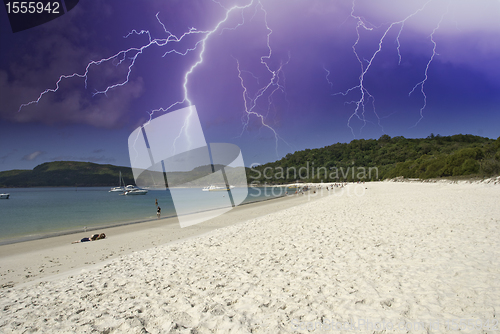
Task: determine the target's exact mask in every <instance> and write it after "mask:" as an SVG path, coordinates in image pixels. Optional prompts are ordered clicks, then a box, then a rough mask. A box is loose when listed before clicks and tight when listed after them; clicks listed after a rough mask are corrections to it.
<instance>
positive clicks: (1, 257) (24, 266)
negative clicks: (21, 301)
mask: <svg viewBox="0 0 500 334" xmlns="http://www.w3.org/2000/svg"><path fill="white" fill-rule="evenodd" d="M316 198H317V196H315V197H310V196H309V198H308V196H307V195H304V196H288V197H283V198H278V199H272V200H267V201H261V202H257V203H249V204H245V205H242V206H239V207H236V208H235V209H233V210H231V211H229V212H228V213H226V214H224V215H222V216H219V217H217V218H215V219H211V220H209V221H207V222H204V223H201V224H198V225H193V226H189V227H186V228H180V226H179V222H178V220H177V218H176V217H175V218H162V219H159V220H153V221H149V222H143V223H138V224H130V225H123V226H118V227H112V228H105V229H100V230H96V231H92V232H86V233H83V232H81V233H75V234H71V235H62V236H57V237H52V238H46V239H39V240H32V241H27V242H20V243H16V244H8V245H1V246H0V268H1V270H0V288H1V287H12V286H16V285H19V284H20V283H21V284H22V283H27V282H32V281H36V282H39V281H41V280H45V279H47V278H50V279H52V277H51V276H54V275H62V276H67V275H69V274H72V273H74V270H77V269H79V268H83V267H88V266H89V265H93V264H97V263H101V262H103V261H106V260H110V259H113V258H116V257H118V256H122V255H126V254H130V253H132V252H136V251H140V250H144V249H148V248H151V247H155V246H159V245H163V244H166V243H169V242H174V241H177V240H181V239H186V238H190V237H195V236H199V235H202V234H203V233H207V232H210V231H212V230H215V229H217V228H221V227H224V226H229V225H233V224H236V223H240V222H244V221H247V220H249V219H251V218H255V217H259V216H262V215H265V214H268V213H271V212H275V211H276V210H282V209H285V208H289V207H293V206H295V205H298V204H301V203H304V202H307V201H308V200H313V199H316ZM193 216H195V215H193ZM94 233H105V234H106V236H107V238H106V239H105V240H99V242H87V243H81V244H72V242H73V241H75V240H80V239H81V238H83V237H88V236H90V235H91V234H94Z"/></svg>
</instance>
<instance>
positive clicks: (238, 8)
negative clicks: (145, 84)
mask: <svg viewBox="0 0 500 334" xmlns="http://www.w3.org/2000/svg"><path fill="white" fill-rule="evenodd" d="M212 2H214V3H216V4H218V5H219V6H220V7H221V8H223V9H224V10H225V15H224V17H223V18H222V19H221V20H220V21H218V22H217V23H216V24H215V25H214V27H213V29H211V30H197V29H196V28H189V29H188V30H187V31H186V32H184V33H183V34H182V35H180V36H177V35H174V34H173V33H171V32H170V31H169V30H168V29H167V27H166V26H165V25H164V24H163V23H162V22H161V20H160V18H159V16H158V15H159V13H157V14H156V19H157V21H158V23H159V24H160V25H161V26H162V27H163V31H164V32H165V34H166V37H164V38H152V36H151V33H150V32H149V31H148V30H139V31H138V30H132V31H131V32H129V33H128V34H127V35H126V36H124V38H128V37H130V36H132V35H137V36H146V37H147V43H145V44H143V45H142V46H139V47H131V48H128V49H125V50H122V51H119V52H118V53H116V54H114V55H112V56H110V57H107V58H103V59H100V60H97V61H90V62H89V63H88V64H87V66H86V67H85V71H83V73H77V72H75V73H73V74H70V75H61V76H60V77H59V78H58V80H57V81H56V83H55V88H48V89H46V90H44V91H43V92H41V93H40V95H39V96H38V98H37V99H35V100H33V101H30V102H28V103H23V104H22V105H21V106H20V107H19V109H18V112H20V111H21V110H22V109H23V108H25V107H27V106H30V105H32V104H38V103H39V102H40V100H41V99H42V98H43V97H44V96H45V95H46V94H48V93H56V92H57V91H58V90H59V88H60V83H61V82H62V81H63V80H65V79H70V78H74V77H78V78H82V79H84V84H85V89H87V82H88V77H89V71H90V69H91V68H92V67H95V66H99V65H101V64H103V63H106V62H113V63H114V64H115V66H116V67H118V66H120V65H122V64H123V63H124V62H125V61H128V62H129V63H128V64H127V67H128V68H127V74H126V76H125V78H124V79H123V80H121V81H120V82H117V83H114V84H112V85H109V86H107V87H106V88H105V89H102V90H95V91H94V92H93V94H92V95H93V96H96V95H99V94H104V95H106V94H107V93H108V92H109V91H110V90H113V89H117V88H119V87H122V86H124V85H126V84H127V83H128V82H129V80H130V75H131V73H132V70H133V67H134V65H135V63H136V60H137V59H138V57H139V56H140V55H141V54H143V52H144V51H145V50H146V49H148V48H150V47H160V48H163V47H167V46H168V45H171V44H176V43H180V42H181V41H183V40H184V39H185V38H186V37H187V36H191V35H200V36H202V37H201V38H200V39H198V40H197V41H196V43H194V45H192V47H190V48H187V49H186V50H184V51H179V50H178V49H176V48H175V47H174V48H172V49H170V50H168V51H166V52H165V53H164V54H163V57H166V56H168V55H170V54H176V55H180V56H186V55H187V54H188V53H190V52H194V51H198V58H197V60H196V61H195V62H194V63H193V64H192V65H191V66H190V67H189V69H188V70H187V71H186V72H185V74H184V78H183V82H182V91H183V96H182V99H180V100H178V101H176V102H174V103H172V104H170V105H169V106H167V107H159V108H157V109H154V110H151V111H149V112H147V113H148V115H149V120H148V121H147V122H146V123H145V124H144V125H143V127H144V126H146V125H147V124H149V122H150V121H151V120H152V119H153V116H154V114H155V113H158V112H162V113H166V112H168V111H169V110H171V109H172V108H174V107H176V106H182V105H186V104H187V105H188V106H190V105H192V100H191V97H190V95H189V89H188V87H189V79H190V77H191V76H192V75H193V73H194V72H195V70H196V69H197V68H198V67H199V66H200V65H202V64H203V62H204V54H205V50H206V47H207V42H208V41H209V39H210V37H211V36H212V35H214V34H215V33H216V32H218V31H220V34H223V33H224V31H226V30H236V29H237V28H238V27H240V26H242V25H244V23H245V16H244V10H245V9H248V8H250V7H252V6H255V11H254V13H253V16H252V18H253V17H254V16H255V15H256V13H257V12H258V10H261V11H262V12H263V13H264V22H265V26H266V29H267V30H268V34H267V47H268V50H269V53H268V54H267V55H265V56H262V57H261V58H260V63H261V64H262V65H264V66H265V68H266V69H267V70H268V72H269V73H271V79H270V80H269V82H268V83H267V84H266V85H265V86H264V87H262V88H261V89H260V90H259V91H258V92H257V94H256V96H255V97H254V98H253V99H252V102H253V103H252V105H251V106H249V105H248V103H247V98H248V96H246V92H247V91H246V88H245V86H244V81H243V78H242V75H241V74H242V72H245V71H240V68H239V63H238V77H239V79H240V80H241V85H242V87H243V88H244V108H245V109H244V112H245V115H246V117H247V120H246V122H243V131H244V130H245V129H246V128H247V126H248V122H249V117H250V116H255V117H257V118H258V119H259V120H260V121H261V124H262V126H264V127H265V128H267V129H269V130H270V131H272V132H273V134H274V137H275V141H276V153H277V152H278V141H279V140H282V141H284V140H283V139H282V138H281V137H280V136H279V135H278V133H277V132H276V131H275V130H274V129H273V127H272V126H270V125H269V124H267V123H266V122H265V118H266V117H265V116H264V115H262V114H260V113H258V112H257V111H256V110H255V108H256V106H257V101H258V100H259V99H261V98H262V97H263V96H264V95H265V94H267V93H269V91H270V90H272V91H271V93H270V94H269V96H268V102H269V105H271V104H272V96H273V94H274V93H275V92H276V91H278V90H281V91H284V85H282V84H281V82H280V78H282V80H284V75H283V73H282V68H283V65H285V64H286V63H285V64H281V65H280V66H279V68H278V69H277V70H271V68H270V67H269V65H268V64H267V61H268V60H269V59H270V58H271V56H272V49H271V46H270V35H271V33H272V30H271V29H270V28H269V26H268V23H267V12H266V11H265V9H264V7H263V5H262V3H261V2H260V1H259V0H251V1H250V2H248V3H247V4H245V5H235V6H232V7H230V8H226V7H224V6H223V5H222V4H221V3H219V2H218V1H216V0H212ZM235 12H240V15H241V21H240V22H239V23H237V24H236V25H235V26H233V27H224V25H225V24H226V23H227V22H228V19H229V18H230V16H231V15H232V14H233V13H235ZM252 75H253V74H252ZM254 77H255V76H254ZM255 78H256V77H255ZM190 116H191V113H190V114H189V115H188V116H187V117H186V119H185V121H184V124H183V126H182V128H181V129H180V131H179V135H178V136H177V137H176V139H175V140H174V143H173V147H172V149H173V151H174V152H175V144H176V141H177V140H178V139H179V138H180V137H181V136H182V135H183V133H184V134H185V135H186V136H187V133H188V131H187V130H188V128H189V119H190ZM187 139H188V140H189V136H187ZM284 142H285V141H284ZM285 143H286V142H285ZM287 144H288V143H287Z"/></svg>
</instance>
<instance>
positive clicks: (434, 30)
mask: <svg viewBox="0 0 500 334" xmlns="http://www.w3.org/2000/svg"><path fill="white" fill-rule="evenodd" d="M449 8H450V2H449V3H448V7H447V9H446V12H445V13H444V14H443V15H442V16H441V19H440V20H439V22H438V24H437V26H436V27H435V28H434V29H433V30H432V33H431V35H430V36H429V38H430V40H431V42H432V55H431V57H430V58H429V61H428V62H427V65H426V66H425V71H424V79H423V80H422V81H420V82H419V83H417V84H416V85H415V86H414V87H413V89H412V90H411V91H410V92H409V93H408V96H410V95H411V94H412V93H413V92H414V91H415V89H417V87H418V86H420V93H421V94H422V96H423V98H424V103H423V105H422V107H421V108H420V118H419V119H418V121H417V123H415V125H414V126H413V127H415V126H417V125H418V123H420V121H421V120H422V119H423V118H424V114H423V112H424V109H425V107H426V106H427V95H426V94H425V90H424V85H425V83H426V82H427V79H428V78H429V77H428V75H427V74H428V72H429V66H430V65H431V63H432V61H433V60H434V57H435V56H436V55H438V54H437V53H436V48H437V43H436V41H434V34H435V33H436V31H437V30H438V29H439V27H440V26H441V23H442V22H443V19H444V17H445V16H446V14H447V13H448V11H449Z"/></svg>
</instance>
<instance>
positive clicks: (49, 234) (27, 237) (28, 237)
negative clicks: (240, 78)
mask: <svg viewBox="0 0 500 334" xmlns="http://www.w3.org/2000/svg"><path fill="white" fill-rule="evenodd" d="M37 188H40V189H41V188H43V187H33V188H23V189H37ZM47 188H66V187H47ZM89 188H96V187H89ZM200 189H201V188H200ZM284 196H286V195H280V196H274V197H270V198H263V199H258V200H250V201H248V202H243V203H241V204H239V205H238V206H241V205H247V204H250V203H255V202H260V201H267V200H273V199H277V198H280V197H284ZM248 198H251V196H249V197H247V199H248ZM217 209H219V208H211V209H207V210H200V211H193V212H192V214H196V213H199V212H208V211H210V210H217ZM174 217H176V215H175V214H172V213H170V212H169V213H168V214H167V215H166V216H164V217H163V218H174ZM154 220H156V215H154V216H153V215H151V216H149V217H142V218H135V219H133V220H123V219H122V220H119V221H116V220H111V221H102V222H100V223H99V225H90V226H85V225H88V224H85V225H83V224H82V225H81V226H79V227H72V228H70V229H64V230H53V231H46V232H41V233H32V234H24V235H17V236H9V237H5V238H1V237H0V246H3V245H10V244H15V243H19V242H27V241H34V240H39V239H46V238H53V237H58V236H63V235H70V234H78V233H87V232H91V231H96V230H102V229H107V228H112V227H119V226H124V225H130V224H141V223H147V222H151V221H154Z"/></svg>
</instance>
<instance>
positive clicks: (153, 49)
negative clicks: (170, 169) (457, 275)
mask: <svg viewBox="0 0 500 334" xmlns="http://www.w3.org/2000/svg"><path fill="white" fill-rule="evenodd" d="M233 6H240V7H241V8H235V9H233V10H229V8H231V7H233ZM243 7H244V8H243ZM228 12H229V14H228V15H227V13H228ZM157 13H158V19H157V18H156V14H157ZM226 15H227V20H225V21H224V19H225V18H226ZM222 21H224V22H222ZM160 22H161V23H160ZM219 23H220V25H219V26H218V24H219ZM162 24H163V25H164V27H165V28H164V27H163V26H162ZM216 27H217V29H216ZM190 28H196V29H197V31H198V33H195V32H194V30H192V31H191V33H190V34H188V35H185V36H184V37H183V38H182V40H181V41H179V42H175V41H174V40H173V38H174V36H173V35H175V36H176V37H177V38H181V36H182V35H183V34H184V33H186V32H189V29H190ZM133 29H135V30H136V31H141V30H147V31H149V32H150V36H151V38H152V39H156V41H157V42H158V43H157V44H151V45H150V46H147V45H148V43H149V40H148V35H147V34H142V35H138V34H133V35H131V36H129V37H128V38H124V36H125V35H127V34H128V33H129V32H131V31H132V30H133ZM215 29H216V30H215ZM166 31H169V32H170V41H169V42H168V43H166V39H167V38H169V33H167V32H166ZM158 44H159V45H158ZM130 48H132V49H134V50H135V51H134V50H131V51H129V52H128V53H126V56H125V57H124V54H119V52H120V51H121V50H127V49H130ZM141 48H142V52H141V53H138V50H139V49H141ZM190 49H194V50H192V51H189V50H190ZM174 50H175V51H176V52H173V51H174ZM398 50H399V53H398ZM169 51H170V53H167V52H169ZM188 51H189V52H188ZM117 54H118V56H117V57H115V58H113V59H110V60H109V61H106V62H102V63H101V64H93V65H91V66H89V67H88V73H87V78H86V80H85V78H82V77H76V76H75V77H73V78H67V79H62V80H61V82H60V84H59V90H58V91H56V92H48V93H47V94H45V95H43V96H42V97H41V99H40V100H39V103H38V104H32V105H29V106H26V107H23V108H21V109H20V110H19V107H20V106H21V105H22V104H26V103H29V102H30V101H33V100H36V99H37V98H38V97H39V95H40V93H42V92H43V91H44V90H46V89H54V88H55V87H56V82H57V81H58V79H59V77H60V76H61V75H71V74H73V73H78V74H80V75H83V74H84V73H85V71H86V68H87V65H88V64H89V63H90V62H91V61H98V60H101V59H107V58H110V57H112V56H114V55H117ZM182 54H185V55H182ZM200 55H201V56H202V58H203V61H202V62H201V63H198V64H197V62H198V61H199V60H200ZM134 57H135V58H134ZM132 58H134V60H132ZM132 61H134V65H133V67H131V71H130V74H129V78H128V82H127V83H126V84H123V85H119V86H117V87H114V88H111V89H109V90H108V92H107V94H97V95H94V93H95V92H100V91H104V90H106V88H107V87H109V86H112V85H116V84H121V83H124V82H125V81H127V73H128V69H129V66H130V65H132ZM499 61H500V1H498V0H468V1H465V0H430V1H427V0H414V1H401V0H377V1H373V0H354V1H350V0H345V1H344V0H307V1H304V0H286V1H285V0H262V1H260V2H259V1H256V0H254V1H253V2H252V1H251V0H241V1H237V2H234V1H221V2H220V3H217V2H215V1H210V0H203V1H192V0H185V1H177V0H175V1H174V0H155V1H152V0H151V1H136V0H134V1H131V0H130V1H129V0H109V1H96V0H92V1H90V0H81V1H80V3H79V5H78V6H77V7H75V8H74V9H73V10H72V11H70V12H68V13H67V14H65V15H63V16H62V17H60V18H58V19H56V20H54V21H51V22H49V23H46V24H44V25H41V26H38V27H35V28H32V29H29V30H26V31H22V32H18V33H15V34H14V33H12V32H11V30H10V27H9V25H8V20H7V15H6V11H5V10H4V9H2V10H0V133H1V138H2V141H1V144H0V171H1V170H9V169H31V168H33V167H35V166H36V165H38V164H40V163H43V162H46V161H54V160H79V161H92V162H97V163H112V164H116V165H124V166H130V161H129V157H128V147H127V144H128V142H127V139H128V136H129V134H130V133H131V132H132V131H133V130H134V129H135V128H137V127H138V126H140V125H142V124H143V123H144V122H145V121H147V120H148V119H149V117H150V114H151V113H153V111H154V110H158V111H156V112H154V113H153V116H152V117H153V118H154V117H156V116H160V115H163V114H164V112H165V111H161V110H159V109H161V108H163V110H165V109H167V108H168V107H169V106H171V105H172V104H174V103H175V102H178V101H183V100H184V98H185V97H186V96H185V91H184V86H185V87H186V88H187V98H188V100H189V101H191V103H192V104H194V105H196V108H197V110H198V113H199V117H200V121H201V124H202V127H203V129H204V132H205V136H206V139H207V141H208V142H227V143H233V144H236V145H238V146H239V147H240V148H241V149H242V152H243V159H244V160H245V164H246V165H250V164H252V163H265V162H269V161H274V160H277V159H279V158H281V157H283V156H284V155H286V154H287V153H290V152H294V151H297V150H303V149H305V148H316V147H323V146H327V145H331V144H334V143H336V142H349V141H351V140H352V139H355V138H357V139H359V138H366V139H367V138H379V137H380V136H381V135H383V134H384V133H385V134H388V135H390V136H405V137H409V138H415V137H427V136H428V135H429V134H430V133H434V134H441V135H452V134H457V133H464V134H465V133H470V134H475V135H481V136H485V137H490V138H497V137H498V136H500V131H499V129H500V128H499V125H498V124H500V112H499V111H500V108H499V105H500V94H499V92H500V66H499V65H498V62H499ZM196 64H197V65H196ZM426 68H427V70H426ZM238 69H239V71H238ZM188 72H190V74H189V75H188V76H187V83H186V82H185V77H186V73H188ZM85 83H86V84H87V87H85ZM360 84H362V87H360ZM422 84H423V92H424V94H425V96H424V94H423V93H422ZM414 88H415V89H414ZM412 89H414V90H413V93H412V94H411V95H409V93H410V92H411V91H412ZM244 92H246V95H244ZM187 105H188V101H184V103H182V104H179V105H177V106H175V107H173V108H172V109H170V110H169V111H173V110H176V109H179V108H181V107H183V106H187ZM424 106H425V107H424ZM18 110H19V111H18ZM262 123H264V124H265V125H263V124H262Z"/></svg>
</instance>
